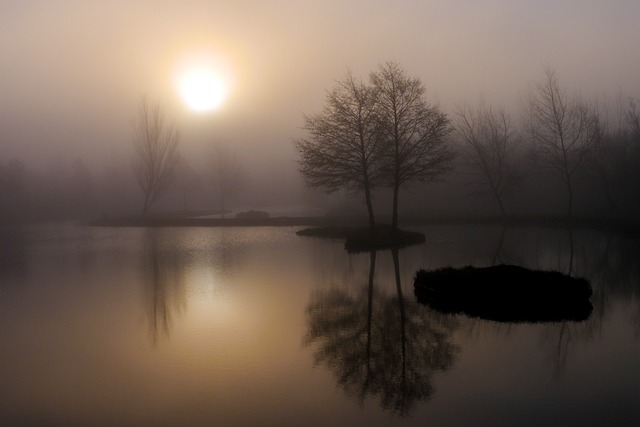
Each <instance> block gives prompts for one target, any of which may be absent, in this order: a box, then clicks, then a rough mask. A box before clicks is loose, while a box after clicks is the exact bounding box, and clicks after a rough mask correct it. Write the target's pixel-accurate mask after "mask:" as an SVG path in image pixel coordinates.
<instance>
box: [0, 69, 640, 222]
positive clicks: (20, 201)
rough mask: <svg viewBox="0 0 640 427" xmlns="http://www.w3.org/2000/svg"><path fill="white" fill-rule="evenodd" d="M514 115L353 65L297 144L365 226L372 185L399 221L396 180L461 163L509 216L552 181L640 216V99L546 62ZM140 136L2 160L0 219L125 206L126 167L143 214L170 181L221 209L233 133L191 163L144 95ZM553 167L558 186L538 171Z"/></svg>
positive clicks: (440, 174) (571, 196)
mask: <svg viewBox="0 0 640 427" xmlns="http://www.w3.org/2000/svg"><path fill="white" fill-rule="evenodd" d="M517 117H518V118H517V119H516V118H514V116H513V115H512V114H510V113H509V112H508V111H507V110H506V109H505V108H504V107H502V106H500V105H492V104H490V103H487V102H484V101H481V102H478V103H477V104H476V105H469V104H459V105H458V106H456V107H455V108H454V109H453V111H452V112H450V113H445V112H444V111H442V109H441V108H440V107H439V106H438V105H437V104H436V103H434V102H430V101H429V99H428V97H427V91H426V87H425V85H424V84H423V83H422V82H421V80H420V79H418V78H416V77H413V76H411V75H409V74H408V73H407V72H406V71H405V70H404V69H403V68H402V66H401V65H400V64H398V63H396V62H387V63H385V64H382V65H381V66H379V67H378V69H376V70H375V71H373V72H372V73H370V75H369V76H368V79H366V80H363V79H360V78H356V77H355V76H354V75H353V74H352V73H351V72H347V73H346V74H345V75H344V76H343V77H342V78H340V79H338V80H337V81H336V83H335V85H334V87H333V88H331V89H330V90H329V91H328V92H327V95H326V99H325V102H324V106H323V108H322V109H321V111H319V112H317V113H314V114H308V115H305V116H304V117H303V121H304V125H303V129H304V130H305V136H304V137H301V138H297V139H294V141H293V147H294V149H295V150H296V151H297V154H298V165H299V170H300V172H301V174H302V176H303V177H304V180H305V182H306V184H307V185H308V186H309V187H313V188H320V189H323V190H325V191H326V192H329V193H332V192H336V191H339V190H346V191H349V192H358V193H361V194H362V197H363V199H362V200H363V202H364V205H365V206H366V210H367V215H368V222H369V226H370V227H371V228H375V226H376V215H375V212H374V206H376V205H375V204H374V202H373V200H374V194H375V193H376V191H379V190H386V191H389V192H390V193H391V194H392V199H391V206H390V211H391V212H392V218H391V222H392V225H393V227H396V228H397V226H398V221H399V220H398V216H399V215H398V210H399V205H400V201H401V197H400V196H401V192H400V190H401V189H406V188H411V187H412V186H418V185H420V184H422V183H429V182H434V181H444V180H448V179H450V178H451V177H452V176H453V173H455V174H457V175H458V176H465V177H470V179H468V180H467V182H466V184H465V189H466V190H467V191H469V192H470V193H473V194H477V195H481V196H483V197H486V198H487V200H491V202H492V203H493V204H494V205H495V210H496V212H499V213H500V214H501V215H502V216H505V217H506V216H508V215H510V214H512V210H511V209H510V207H511V206H513V200H514V199H517V198H518V197H520V198H523V197H525V198H526V197H528V196H527V191H529V190H531V188H532V186H537V187H539V188H540V189H541V190H540V191H542V192H543V193H544V194H545V195H546V194H548V193H550V192H552V190H554V189H553V188H551V187H554V186H557V187H558V188H559V189H562V191H563V192H564V194H565V197H564V203H565V208H564V209H565V211H564V212H565V215H566V216H567V217H569V218H571V217H573V216H574V215H575V211H576V200H577V199H580V198H581V197H582V198H583V199H584V197H585V194H586V193H592V194H596V193H597V196H595V197H594V199H596V200H597V201H598V204H599V205H600V206H601V207H602V208H601V209H600V211H599V213H598V214H599V215H603V216H608V217H613V218H625V219H635V218H637V217H638V215H639V214H640V168H639V167H638V165H640V104H639V101H638V100H635V99H633V98H627V99H625V98H624V97H622V96H619V98H618V99H617V100H616V102H615V103H614V104H613V105H611V104H606V103H596V102H588V101H587V100H585V99H584V98H582V97H580V96H579V95H578V94H576V93H572V92H570V91H568V90H566V89H565V87H564V86H563V85H561V83H560V80H559V78H558V76H557V73H556V71H555V70H554V69H553V68H551V67H548V66H547V67H545V68H544V69H543V75H542V77H541V79H540V81H539V82H538V84H537V85H536V86H535V87H534V88H533V90H532V91H531V92H530V93H529V94H527V96H525V102H524V103H523V105H522V111H521V112H520V114H519V115H518V116H517ZM132 133H133V138H132V142H133V143H132V148H133V153H132V158H131V168H130V169H129V170H126V168H122V167H120V166H118V167H115V168H113V167H112V168H110V169H109V170H105V171H104V173H103V174H102V176H100V175H99V174H98V173H97V172H96V170H95V169H93V168H91V167H89V166H88V165H87V164H86V163H85V162H84V161H82V160H81V159H79V158H76V159H75V160H73V161H71V162H70V163H69V164H68V165H66V166H65V165H60V166H59V167H57V171H56V172H55V173H57V174H58V176H57V177H56V179H51V178H50V177H47V176H46V175H42V174H40V175H38V174H37V173H34V172H33V171H31V170H29V169H28V168H27V166H26V165H25V164H24V163H23V162H22V161H20V160H16V159H10V160H4V161H3V159H0V221H4V220H16V219H18V220H19V219H21V218H27V219H28V218H31V219H38V218H40V219H44V218H45V217H49V219H51V218H65V217H66V218H68V217H73V216H74V215H75V216H77V217H87V216H96V215H100V214H102V212H104V211H107V212H108V211H112V210H113V209H111V208H112V207H114V206H120V205H121V208H120V209H118V210H120V211H124V210H126V209H130V208H129V207H128V206H129V204H128V202H129V199H130V198H131V197H133V196H132V195H130V194H128V193H130V192H131V189H130V188H129V185H128V183H127V182H126V181H127V179H125V178H126V177H129V176H131V175H132V176H133V177H134V178H135V182H136V183H137V184H138V187H139V189H140V190H141V195H142V197H141V199H139V202H138V203H140V205H141V213H142V214H143V215H147V214H148V213H149V211H150V209H151V207H152V206H153V205H155V204H156V203H158V201H159V200H160V199H161V198H163V197H165V196H166V195H167V193H168V192H171V191H173V192H174V193H176V194H178V193H179V195H180V198H181V204H182V207H183V209H184V210H185V211H186V210H187V205H188V201H187V199H188V197H189V196H191V197H193V196H192V195H193V194H196V193H198V194H199V195H200V196H201V197H202V194H203V192H204V191H207V192H211V193H214V194H216V197H217V198H218V202H217V204H218V206H219V209H220V212H222V213H223V214H224V212H225V204H226V203H227V202H228V199H229V198H230V197H232V196H233V195H234V194H235V193H237V192H238V190H239V188H240V187H242V185H243V184H244V181H245V179H244V177H245V176H246V175H245V174H244V173H243V170H242V167H241V166H242V165H241V159H240V158H239V157H238V154H237V152H236V151H235V150H234V147H232V146H229V145H228V144H223V143H215V144H212V148H211V150H210V152H208V153H201V154H204V156H205V157H207V158H208V159H209V161H208V165H209V166H208V167H207V170H206V171H205V172H203V171H199V170H196V169H195V168H194V167H193V166H192V165H191V164H190V162H189V161H187V160H186V158H185V157H183V156H182V155H181V154H180V149H179V148H180V147H179V145H180V133H179V132H178V130H177V128H176V126H175V125H174V124H173V123H171V122H170V121H169V120H167V119H166V118H165V115H164V113H163V110H162V108H161V106H160V104H159V103H157V102H155V103H154V102H149V101H148V100H147V99H145V98H143V99H141V101H140V103H139V105H138V111H137V114H136V117H135V120H134V126H133V132H132ZM131 171H132V172H133V174H132V173H131ZM541 177H542V178H541ZM547 177H549V179H551V178H553V179H554V180H555V182H556V183H557V185H555V184H554V183H553V181H549V182H543V181H544V180H545V179H547ZM205 181H206V184H208V185H205ZM527 186H528V187H527ZM202 187H207V188H205V189H204V190H203V188H202ZM210 188H213V190H210ZM125 195H126V196H125ZM523 195H524V196H523ZM138 197H139V196H138ZM124 200H126V201H127V203H126V204H125V203H124ZM174 203H175V201H174ZM542 203H546V200H543V201H542ZM534 213H536V212H534Z"/></svg>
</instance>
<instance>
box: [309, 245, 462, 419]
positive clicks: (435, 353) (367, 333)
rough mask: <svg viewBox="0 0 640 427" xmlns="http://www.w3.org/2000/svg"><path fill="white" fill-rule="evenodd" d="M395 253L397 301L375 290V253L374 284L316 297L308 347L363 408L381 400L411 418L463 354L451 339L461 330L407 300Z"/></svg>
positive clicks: (373, 261) (371, 271) (373, 258)
mask: <svg viewBox="0 0 640 427" xmlns="http://www.w3.org/2000/svg"><path fill="white" fill-rule="evenodd" d="M391 252H392V257H393V263H394V273H395V274H394V275H395V285H396V286H395V288H396V293H395V295H393V294H390V295H388V294H386V293H384V292H382V291H379V292H376V291H375V286H374V283H375V266H376V256H377V254H376V252H374V251H372V252H370V264H369V282H368V283H367V284H362V285H360V286H358V285H359V284H357V283H354V284H349V285H353V286H349V287H346V288H332V289H329V290H318V291H316V292H315V293H313V294H312V297H311V301H310V303H309V305H308V307H307V320H308V333H307V336H306V337H305V340H304V342H305V344H306V345H309V346H313V347H314V348H315V363H316V364H317V365H325V366H327V367H329V368H330V369H331V370H332V371H333V373H334V374H335V376H336V378H337V381H338V384H339V386H340V387H341V388H342V389H343V390H344V391H345V392H346V393H347V394H348V395H351V396H354V397H356V398H357V399H358V402H359V403H360V404H361V405H363V404H364V400H365V399H366V398H367V397H368V396H375V397H377V398H378V399H379V400H380V405H381V406H382V407H383V408H385V409H387V410H389V411H391V412H392V413H394V414H398V415H402V416H405V415H408V414H409V413H410V411H411V409H412V408H413V406H414V405H415V404H416V403H417V402H420V401H425V400H428V399H429V398H431V396H432V394H433V392H434V389H433V385H432V377H433V374H434V373H436V372H439V371H444V370H446V369H449V368H450V367H451V366H452V365H453V363H454V360H455V357H456V355H457V354H458V352H459V348H458V347H457V346H456V345H455V344H453V342H452V340H451V337H452V333H453V331H454V330H455V329H456V327H457V324H456V322H455V320H454V319H453V318H452V317H450V316H446V315H441V314H438V313H435V312H433V311H431V310H430V309H428V308H426V307H424V306H421V305H418V304H417V303H415V302H413V301H411V302H409V301H406V300H405V299H404V297H403V294H402V286H401V283H400V267H399V257H398V251H397V250H392V251H391Z"/></svg>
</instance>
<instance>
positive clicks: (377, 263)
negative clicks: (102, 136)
mask: <svg viewBox="0 0 640 427" xmlns="http://www.w3.org/2000/svg"><path fill="white" fill-rule="evenodd" d="M296 230H297V229H296V228H230V229H221V228H194V229H177V228H176V229H170V228H168V229H153V230H146V229H137V228H132V229H125V228H123V229H109V228H90V227H84V226H76V225H46V226H45V225H41V226H33V227H27V228H24V229H15V228H13V229H4V230H2V231H0V239H1V241H0V397H1V399H0V425H3V426H4V425H8V426H13V425H43V426H58V425H59V426H76V425H82V426H85V425H86V426H94V425H97V426H102V425H104V426H145V425H152V426H213V425H216V426H302V425H304V426H327V425H330V426H342V425H344V426H357V425H366V426H390V425H421V426H424V425H434V426H449V425H451V426H454V425H456V426H467V425H474V426H479V425H487V426H501V425H504V426H516V425H517V426H525V425H531V426H539V425H544V426H556V425H557V426H560V425H562V426H573V425H575V426H591V425H593V426H602V425H618V426H632V425H633V426H635V425H640V263H639V262H638V260H639V259H640V257H639V256H640V242H639V241H637V240H632V239H625V238H622V237H620V236H610V235H607V234H601V233H596V232H587V231H574V232H573V233H572V234H571V235H570V234H569V233H568V232H567V231H565V230H545V229H535V228H527V229H524V228H510V229H508V230H503V229H501V228H500V227H473V226H468V227H461V226H437V227H436V226H434V227H423V228H420V229H419V230H420V231H423V232H424V233H426V235H427V242H426V244H424V245H420V246H415V247H411V248H407V249H403V250H401V251H400V252H399V254H398V256H397V259H396V260H395V261H396V262H394V256H393V254H392V252H390V251H382V252H377V253H375V254H370V253H363V254H356V255H350V254H347V253H346V252H345V251H344V250H343V248H342V243H341V242H339V241H327V240H320V239H315V238H303V237H298V236H296V235H295V231H296ZM571 242H572V243H573V244H571ZM572 246H573V250H572ZM500 262H505V263H513V264H519V265H523V266H526V267H532V268H544V269H556V270H562V271H565V272H569V270H570V271H571V273H572V274H574V275H579V276H583V277H586V278H587V279H589V280H590V281H591V283H592V285H593V287H594V294H593V296H592V303H593V305H594V310H593V313H592V315H591V317H590V318H589V319H588V320H586V321H584V322H567V323H542V324H501V323H495V322H491V321H483V320H478V319H471V318H467V317H465V316H462V315H458V316H447V315H442V314H439V313H437V312H434V311H432V310H430V309H429V308H428V307H426V306H423V305H420V304H418V303H417V302H416V299H415V297H414V295H413V275H414V273H415V271H416V270H417V269H419V268H435V267H439V266H443V265H453V266H463V265H467V264H473V265H476V266H484V265H491V264H494V263H500ZM396 271H397V273H398V275H397V277H399V282H398V281H397V280H396Z"/></svg>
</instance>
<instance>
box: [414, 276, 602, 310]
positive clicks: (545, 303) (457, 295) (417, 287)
mask: <svg viewBox="0 0 640 427" xmlns="http://www.w3.org/2000/svg"><path fill="white" fill-rule="evenodd" d="M414 293H415V295H416V297H417V298H418V301H419V302H421V303H423V304H427V305H428V306H430V307H432V308H434V309H436V310H438V311H441V312H444V313H450V314H457V313H464V314H466V315H468V316H471V317H478V318H482V319H487V320H494V321H498V322H560V321H581V320H585V319H587V318H588V317H589V315H590V314H591V311H592V309H593V307H592V305H591V302H590V301H589V298H590V297H591V293H592V290H591V285H590V284H589V282H588V281H586V280H585V279H581V278H575V277H571V276H567V275H565V274H562V273H560V272H557V271H541V270H530V269H527V268H524V267H520V266H515V265H496V266H492V267H484V268H476V267H471V266H467V267H463V268H452V267H444V268H440V269H437V270H419V271H418V272H417V273H416V276H415V280H414Z"/></svg>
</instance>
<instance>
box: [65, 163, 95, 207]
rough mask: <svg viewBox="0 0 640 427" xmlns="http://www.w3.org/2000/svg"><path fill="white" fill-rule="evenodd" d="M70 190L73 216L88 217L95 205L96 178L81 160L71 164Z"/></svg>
mask: <svg viewBox="0 0 640 427" xmlns="http://www.w3.org/2000/svg"><path fill="white" fill-rule="evenodd" d="M69 180H70V183H69V184H70V185H69V188H70V190H71V191H72V194H71V201H72V205H73V208H74V209H75V212H71V213H72V214H73V215H86V214H88V213H89V212H88V210H89V209H90V208H92V207H93V205H94V203H93V200H94V182H95V179H94V176H93V172H92V171H91V169H90V168H89V167H88V166H87V164H86V163H85V162H84V161H83V160H82V159H80V158H77V159H75V160H74V161H73V163H72V164H71V176H70V178H69Z"/></svg>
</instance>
